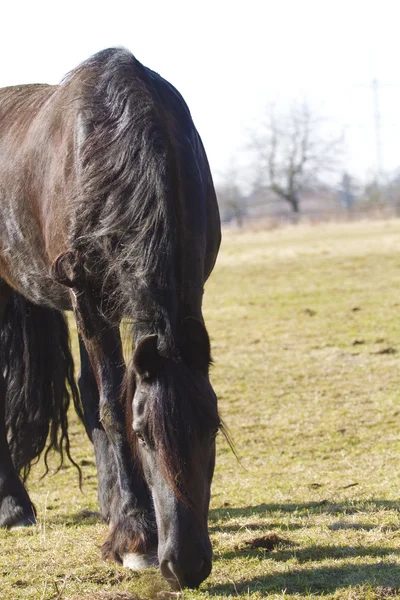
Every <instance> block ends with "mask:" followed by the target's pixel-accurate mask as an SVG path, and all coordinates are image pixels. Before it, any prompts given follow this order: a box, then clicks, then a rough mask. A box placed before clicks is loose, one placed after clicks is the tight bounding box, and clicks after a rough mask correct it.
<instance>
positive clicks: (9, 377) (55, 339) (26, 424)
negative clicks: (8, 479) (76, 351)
mask: <svg viewBox="0 0 400 600" xmlns="http://www.w3.org/2000/svg"><path fill="white" fill-rule="evenodd" d="M0 368H1V369H2V372H3V375H4V379H5V387H6V428H7V436H8V441H9V447H10V451H11V455H12V458H13V462H14V466H15V468H16V469H17V470H18V472H20V473H21V475H22V476H23V478H24V479H26V477H27V476H28V474H29V471H30V468H31V465H32V463H33V462H34V461H35V460H36V461H37V460H38V459H39V457H40V455H41V453H42V451H43V449H44V448H45V446H46V441H48V445H47V449H46V452H45V455H44V462H45V466H46V473H47V472H48V470H49V469H48V462H47V459H48V454H49V452H50V450H52V449H54V450H56V451H57V452H59V454H60V463H59V468H60V467H61V466H62V464H63V460H64V455H65V454H66V455H67V457H68V458H69V460H70V461H71V462H72V463H73V464H74V465H75V466H76V467H77V468H78V471H79V477H81V473H80V469H79V467H78V466H77V465H76V463H75V462H74V461H73V459H72V458H71V454H70V443H69V437H68V414H67V413H68V408H69V404H70V397H72V400H73V403H74V405H75V409H76V411H77V413H78V415H79V417H80V418H81V419H82V407H81V403H80V398H79V393H78V389H77V386H76V383H75V378H74V362H73V358H72V355H71V350H70V345H69V332H68V326H67V323H66V321H65V318H64V315H63V314H62V313H61V312H59V311H57V310H54V309H52V308H47V307H42V306H36V305H35V304H32V303H31V302H29V301H28V300H26V299H25V298H24V297H23V296H21V295H20V294H18V293H16V292H13V294H12V296H11V298H10V300H9V303H8V305H7V308H6V312H5V315H4V319H3V322H2V323H1V325H0Z"/></svg>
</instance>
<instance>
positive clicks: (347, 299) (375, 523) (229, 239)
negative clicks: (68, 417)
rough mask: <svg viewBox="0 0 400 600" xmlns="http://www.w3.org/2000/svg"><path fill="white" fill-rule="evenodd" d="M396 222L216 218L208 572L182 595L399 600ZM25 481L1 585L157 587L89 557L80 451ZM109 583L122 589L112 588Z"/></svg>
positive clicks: (92, 515) (35, 588) (94, 593)
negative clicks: (229, 221) (222, 433)
mask: <svg viewBox="0 0 400 600" xmlns="http://www.w3.org/2000/svg"><path fill="white" fill-rule="evenodd" d="M399 291H400V221H388V222H364V223H347V224H331V225H320V226H304V225H302V226H297V227H288V228H283V229H278V230H275V231H268V232H252V231H247V232H244V233H241V232H225V233H224V239H223V245H222V249H221V254H220V257H219V261H218V264H217V266H216V268H215V271H214V273H213V275H212V277H211V278H210V281H209V282H208V284H207V287H206V294H205V302H204V303H205V318H206V322H207V324H208V328H209V332H210V336H211V340H212V347H213V355H214V361H215V362H214V366H213V368H212V380H213V383H214V386H215V389H216V391H217V394H218V396H219V399H220V409H221V413H222V415H223V417H224V419H225V421H226V423H227V425H228V426H229V429H230V431H231V434H232V436H233V439H234V441H235V445H236V448H237V453H238V455H239V459H240V462H238V461H237V459H236V458H235V456H234V455H233V454H232V452H231V451H230V449H229V447H228V445H227V444H226V442H225V441H224V439H223V438H222V437H221V438H220V439H219V441H218V462H217V469H216V473H215V478H214V482H213V495H212V502H211V511H210V533H211V538H212V542H213V547H214V567H213V571H212V574H211V576H210V577H209V578H208V579H207V580H206V581H205V582H204V583H203V584H202V586H201V587H200V589H199V590H198V591H187V592H186V591H185V597H186V598H187V599H193V600H200V599H205V598H208V597H212V598H214V599H215V600H217V599H219V598H230V597H232V598H243V599H244V598H252V599H254V600H255V599H259V598H263V597H265V596H267V595H268V596H269V597H270V598H272V599H278V598H284V597H285V598H296V599H299V598H300V599H303V598H304V599H305V598H321V597H324V598H334V599H342V598H343V599H344V598H346V599H347V598H348V599H352V600H358V599H366V600H369V599H371V600H372V599H381V598H389V597H390V598H394V597H399V598H400V521H399V510H400V476H399V473H400V468H399V467H400V391H399V384H400V369H399V358H400V297H399ZM72 453H73V456H74V457H75V459H76V460H77V462H78V463H79V464H80V465H81V467H82V469H83V472H84V487H83V493H81V492H80V491H79V488H78V479H77V475H76V471H75V469H74V468H73V467H72V466H69V465H65V466H64V468H63V469H62V470H61V471H60V472H59V473H58V474H55V475H53V476H50V477H49V476H47V477H46V478H44V479H40V477H41V474H42V473H43V467H42V465H40V464H39V465H37V467H35V468H34V470H33V472H32V475H31V477H30V480H29V489H30V492H31V496H32V499H33V500H34V502H35V504H36V506H37V509H38V516H39V521H38V525H37V526H35V527H32V528H29V529H22V530H18V531H11V532H10V531H1V532H0V598H1V599H3V598H4V600H22V599H24V600H25V599H34V600H50V599H58V600H68V599H70V598H76V599H77V600H78V599H79V600H84V599H86V600H100V599H101V600H103V599H104V600H117V599H121V600H125V599H126V600H128V599H133V598H135V599H137V598H140V599H142V598H143V599H144V598H148V599H149V598H157V597H160V595H159V592H160V590H163V589H164V590H165V589H167V588H166V586H165V584H164V583H163V582H162V580H161V578H160V576H159V574H158V572H157V571H155V570H150V571H148V572H145V573H142V574H135V573H131V572H129V571H127V570H124V569H123V568H122V567H120V566H118V565H114V564H112V563H105V562H102V561H101V558H100V552H99V546H100V544H101V542H102V540H103V538H104V536H105V532H106V527H105V525H104V524H102V523H101V522H100V521H99V519H98V516H97V513H96V511H97V503H96V474H95V469H94V460H93V452H92V449H91V447H90V443H89V442H88V441H87V440H86V438H85V436H84V434H83V431H82V427H81V426H79V424H78V423H77V422H76V421H74V424H73V428H72ZM124 592H125V594H124Z"/></svg>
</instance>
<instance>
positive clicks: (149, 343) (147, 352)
mask: <svg viewBox="0 0 400 600" xmlns="http://www.w3.org/2000/svg"><path fill="white" fill-rule="evenodd" d="M159 362H160V355H159V353H158V350H157V334H152V335H147V336H146V337H144V338H143V339H142V340H140V342H139V343H138V345H137V347H136V350H135V354H134V355H133V367H134V369H135V371H136V373H137V374H138V375H139V377H141V378H142V379H150V378H151V377H153V376H154V375H155V374H156V373H157V371H158V367H159Z"/></svg>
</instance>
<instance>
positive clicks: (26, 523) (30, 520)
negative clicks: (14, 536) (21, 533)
mask: <svg viewBox="0 0 400 600" xmlns="http://www.w3.org/2000/svg"><path fill="white" fill-rule="evenodd" d="M32 525H36V519H35V517H29V518H28V519H23V520H22V521H18V522H17V523H15V525H11V527H9V530H10V531H14V529H21V527H31V526H32Z"/></svg>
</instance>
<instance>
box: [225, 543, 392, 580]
mask: <svg viewBox="0 0 400 600" xmlns="http://www.w3.org/2000/svg"><path fill="white" fill-rule="evenodd" d="M288 545H289V543H288ZM399 554H400V549H397V548H393V547H385V546H334V545H329V546H309V547H307V548H299V547H298V546H295V547H293V548H288V549H286V548H281V549H278V550H274V552H273V553H271V552H269V551H268V550H263V548H257V549H253V548H251V547H249V546H243V547H239V548H238V549H237V550H233V551H229V552H224V553H223V554H220V555H219V557H220V558H223V559H225V560H229V559H231V558H238V557H240V556H247V557H258V558H271V559H272V560H274V561H276V562H287V561H289V560H292V559H294V558H295V559H296V561H297V562H298V563H300V564H302V563H307V562H310V561H320V560H327V559H331V560H340V559H346V558H363V557H364V558H365V557H366V556H368V557H371V558H377V557H379V558H383V557H385V556H390V555H396V556H397V555H399ZM398 566H399V568H400V565H398ZM399 583H400V581H399Z"/></svg>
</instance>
